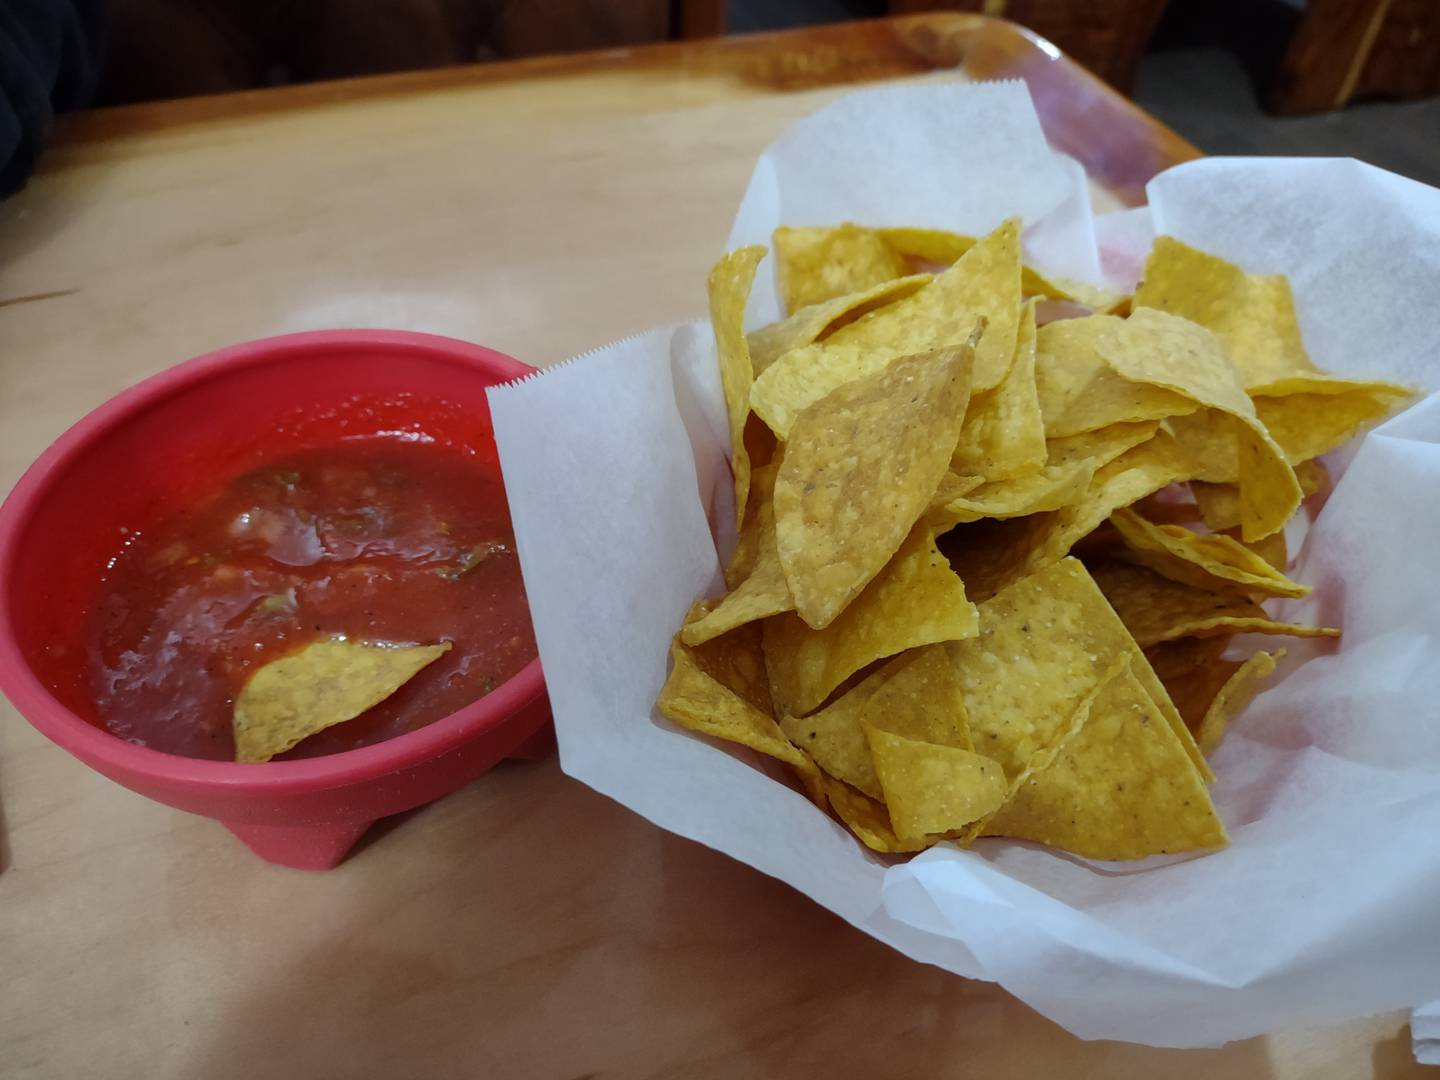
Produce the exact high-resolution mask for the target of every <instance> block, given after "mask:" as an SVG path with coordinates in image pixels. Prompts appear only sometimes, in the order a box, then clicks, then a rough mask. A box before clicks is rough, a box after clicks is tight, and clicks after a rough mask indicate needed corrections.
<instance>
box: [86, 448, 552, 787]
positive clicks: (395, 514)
mask: <svg viewBox="0 0 1440 1080" xmlns="http://www.w3.org/2000/svg"><path fill="white" fill-rule="evenodd" d="M514 549H515V544H514V537H513V535H512V533H511V526H510V518H509V510H508V507H507V504H506V501H505V493H504V489H503V487H502V484H501V479H500V472H499V466H498V463H497V462H496V461H495V460H494V454H493V451H492V452H491V453H490V455H489V456H488V458H487V457H485V456H484V455H479V454H475V453H471V452H469V451H468V450H466V449H464V448H457V447H451V446H448V445H445V444H442V443H438V442H425V441H416V440H402V439H394V438H375V439H362V440H357V441H347V442H343V443H341V444H339V445H335V446H328V447H318V448H312V449H306V450H299V451H295V452H293V453H291V454H289V455H287V456H284V457H280V458H277V459H275V460H271V461H268V462H266V463H265V464H264V465H262V466H260V467H258V468H252V469H250V470H248V471H246V472H244V473H242V474H241V475H239V476H236V477H232V478H228V479H224V480H223V481H222V482H218V483H217V484H216V485H215V487H214V488H213V490H211V491H210V492H209V493H208V495H206V496H204V497H202V498H200V499H199V500H197V501H195V502H193V503H191V504H190V505H188V506H186V507H185V508H184V509H182V510H181V511H179V512H177V513H175V514H173V515H171V516H169V517H166V518H164V519H163V520H160V521H157V522H155V523H154V524H146V525H144V526H143V527H137V528H135V529H132V530H130V531H129V533H128V535H127V538H126V542H125V544H124V546H123V548H122V549H121V550H120V551H119V552H117V553H116V555H115V556H114V558H112V559H111V560H110V563H109V566H108V568H107V570H106V573H105V577H104V580H103V581H102V583H101V586H100V592H99V595H98V598H97V600H96V603H95V605H94V608H93V611H92V615H91V627H90V635H89V648H88V656H87V667H88V677H89V682H90V688H91V692H92V694H93V697H94V701H95V704H96V706H97V711H98V713H99V719H100V721H101V722H102V724H103V725H104V726H105V727H106V728H107V729H109V730H110V731H111V732H112V733H113V734H115V735H117V736H119V737H121V738H124V739H127V740H129V741H130V742H133V743H135V744H137V745H141V746H147V747H150V748H152V749H155V750H160V751H164V752H167V753H172V754H181V755H185V756H188V757H197V758H211V759H220V760H229V759H233V760H236V761H241V762H247V763H259V762H265V761H269V760H271V759H272V758H275V757H277V756H280V757H284V758H301V757H314V756H317V755H321V754H331V753H336V752H339V751H343V750H350V749H355V748H359V747H364V746H370V745H373V744H375V743H378V742H381V741H382V740H385V739H389V738H392V737H394V736H397V735H402V734H404V733H406V732H409V731H413V730H415V729H417V728H420V727H423V726H424V725H426V724H430V723H433V722H434V721H436V720H439V719H441V718H442V717H445V716H448V715H449V714H451V713H453V712H455V711H456V710H458V709H461V708H463V707H464V706H466V705H468V704H470V703H471V702H472V701H474V700H476V699H477V698H480V697H483V696H484V695H486V694H488V693H489V692H490V691H491V690H493V689H494V688H495V687H496V686H498V685H499V684H500V683H502V682H504V681H505V680H506V679H508V678H509V677H510V676H512V675H514V674H515V673H516V672H518V671H519V670H520V669H521V668H522V667H524V666H525V665H526V664H527V663H529V662H530V661H531V660H532V659H533V658H534V657H535V638H534V633H533V631H532V629H531V626H530V616H529V611H528V609H527V607H526V603H525V591H524V586H523V584H522V582H521V578H520V568H519V563H518V560H517V559H516V557H515V554H514Z"/></svg>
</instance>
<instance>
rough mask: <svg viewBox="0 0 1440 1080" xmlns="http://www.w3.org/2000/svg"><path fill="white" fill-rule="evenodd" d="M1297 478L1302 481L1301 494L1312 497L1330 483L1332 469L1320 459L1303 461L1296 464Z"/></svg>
mask: <svg viewBox="0 0 1440 1080" xmlns="http://www.w3.org/2000/svg"><path fill="white" fill-rule="evenodd" d="M1295 479H1296V480H1299V481H1300V494H1301V495H1303V496H1304V497H1305V498H1307V499H1308V498H1310V496H1311V495H1314V494H1315V493H1316V492H1317V491H1319V490H1320V489H1321V488H1324V487H1328V486H1329V484H1330V470H1329V469H1327V468H1325V465H1324V464H1323V463H1322V462H1319V461H1314V460H1311V461H1302V462H1300V464H1299V465H1296V466H1295Z"/></svg>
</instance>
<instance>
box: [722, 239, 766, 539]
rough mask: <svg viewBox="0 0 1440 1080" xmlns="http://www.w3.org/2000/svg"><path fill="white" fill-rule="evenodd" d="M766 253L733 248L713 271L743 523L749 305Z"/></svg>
mask: <svg viewBox="0 0 1440 1080" xmlns="http://www.w3.org/2000/svg"><path fill="white" fill-rule="evenodd" d="M764 257H765V249H764V248H763V247H761V246H760V245H758V244H752V245H751V246H750V247H744V248H741V249H740V250H738V251H732V252H730V254H728V255H726V256H725V257H724V258H723V259H721V260H720V261H719V262H718V263H716V264H715V265H714V267H713V268H712V269H711V270H710V278H709V292H710V326H711V328H712V329H713V330H714V332H715V355H716V357H717V359H718V360H719V363H720V385H721V386H722V387H723V388H724V390H725V411H726V415H727V416H728V417H729V420H730V469H731V471H732V472H733V473H734V474H735V516H736V518H737V519H738V520H737V524H744V518H745V512H746V502H747V497H748V495H749V493H750V455H749V454H748V453H747V452H746V450H745V421H746V420H747V419H748V418H749V416H750V384H751V383H752V382H754V381H755V372H754V369H753V368H752V367H751V365H750V347H749V346H748V345H747V344H746V343H745V305H746V303H747V302H748V301H749V299H750V287H751V285H753V284H754V282H755V268H756V267H757V266H759V265H760V260H761V259H762V258H764Z"/></svg>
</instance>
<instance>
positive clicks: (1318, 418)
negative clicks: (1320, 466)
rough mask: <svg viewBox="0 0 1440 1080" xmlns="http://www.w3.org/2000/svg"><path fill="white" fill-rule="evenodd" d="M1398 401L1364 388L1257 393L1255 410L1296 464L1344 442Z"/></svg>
mask: <svg viewBox="0 0 1440 1080" xmlns="http://www.w3.org/2000/svg"><path fill="white" fill-rule="evenodd" d="M1398 403H1399V402H1398V401H1397V399H1395V398H1392V397H1380V396H1376V395H1371V394H1369V393H1367V392H1365V391H1356V392H1354V393H1348V394H1291V395H1289V396H1288V397H1257V398H1256V399H1255V412H1256V414H1257V415H1258V416H1259V418H1260V422H1261V423H1263V424H1264V425H1265V427H1266V429H1267V430H1268V431H1269V432H1270V434H1271V435H1272V436H1274V438H1275V441H1276V442H1277V443H1278V444H1279V445H1280V448H1281V449H1282V450H1283V451H1284V452H1285V456H1286V458H1287V459H1288V460H1289V461H1290V462H1291V463H1292V464H1296V465H1298V464H1299V463H1301V462H1303V461H1309V460H1311V459H1312V458H1317V457H1319V456H1320V455H1321V454H1328V453H1329V452H1330V451H1331V450H1334V449H1335V448H1336V447H1339V446H1343V445H1344V444H1345V443H1347V442H1349V441H1350V440H1351V439H1353V438H1354V437H1355V436H1356V435H1358V434H1360V432H1361V431H1363V430H1365V429H1366V428H1370V427H1373V426H1375V425H1376V424H1377V423H1379V422H1380V421H1381V420H1383V419H1385V418H1386V417H1387V416H1389V415H1390V414H1391V413H1392V412H1393V411H1394V410H1395V407H1396V405H1397V404H1398Z"/></svg>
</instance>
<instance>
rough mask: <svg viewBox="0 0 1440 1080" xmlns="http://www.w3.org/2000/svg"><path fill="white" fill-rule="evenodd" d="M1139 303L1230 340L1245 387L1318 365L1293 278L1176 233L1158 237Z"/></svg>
mask: <svg viewBox="0 0 1440 1080" xmlns="http://www.w3.org/2000/svg"><path fill="white" fill-rule="evenodd" d="M1134 306H1135V308H1137V309H1138V308H1142V307H1150V308H1159V309H1160V310H1161V311H1165V312H1168V313H1170V314H1171V315H1179V316H1181V317H1183V318H1186V319H1189V320H1190V321H1191V322H1193V323H1198V324H1199V325H1201V326H1203V327H1205V328H1206V329H1207V330H1209V331H1210V332H1211V333H1213V334H1214V335H1215V336H1216V337H1217V338H1219V339H1220V343H1221V344H1222V345H1223V346H1224V347H1225V351H1226V353H1228V354H1229V356H1230V359H1231V360H1232V361H1233V362H1234V364H1235V367H1236V368H1237V369H1238V371H1239V377H1240V383H1241V385H1242V386H1244V387H1249V386H1252V385H1256V384H1260V383H1265V382H1268V381H1271V380H1273V379H1276V378H1279V377H1282V376H1286V375H1290V374H1292V373H1296V372H1304V371H1314V370H1315V365H1314V364H1312V363H1311V362H1310V358H1309V356H1307V355H1306V353H1305V348H1304V346H1303V345H1302V344H1301V341H1300V325H1299V323H1298V322H1297V321H1296V318H1295V300H1294V298H1293V297H1292V296H1291V294H1290V283H1289V282H1288V281H1286V280H1285V278H1283V277H1280V276H1278V275H1276V276H1262V275H1259V274H1247V273H1245V271H1243V270H1241V269H1240V268H1239V267H1238V266H1236V265H1234V264H1233V263H1229V262H1226V261H1225V260H1224V259H1221V258H1218V257H1217V256H1214V255H1208V254H1206V253H1205V252H1203V251H1198V250H1196V249H1195V248H1192V247H1190V246H1189V245H1188V244H1183V243H1181V242H1180V241H1179V240H1176V239H1175V238H1174V237H1171V236H1161V237H1158V238H1157V239H1156V240H1155V246H1154V248H1153V249H1152V250H1151V252H1150V258H1149V260H1148V261H1147V262H1146V263H1145V277H1144V280H1142V281H1141V282H1140V286H1139V287H1138V288H1137V289H1136V290H1135V298H1134Z"/></svg>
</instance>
